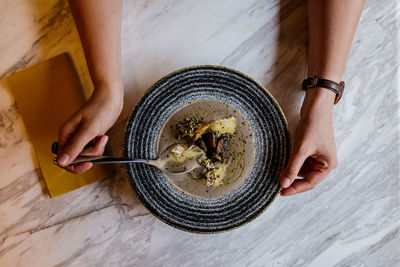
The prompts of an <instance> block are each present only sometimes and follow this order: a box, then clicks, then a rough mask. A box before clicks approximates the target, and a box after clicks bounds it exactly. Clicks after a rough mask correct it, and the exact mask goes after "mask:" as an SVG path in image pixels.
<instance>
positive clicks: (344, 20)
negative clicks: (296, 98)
mask: <svg viewBox="0 0 400 267" xmlns="http://www.w3.org/2000/svg"><path fill="white" fill-rule="evenodd" d="M364 3H365V0H351V1H348V0H329V1H326V0H308V28H309V29H308V31H309V44H308V76H312V75H317V76H319V77H321V78H324V79H328V80H332V81H335V82H340V80H341V79H342V75H343V72H344V68H345V66H346V61H347V57H348V54H349V51H350V47H351V43H352V41H353V37H354V34H355V31H356V28H357V25H358V21H359V19H360V16H361V12H362V9H363V7H364ZM334 99H335V94H334V93H333V92H331V91H328V90H326V89H323V88H315V89H312V90H310V89H309V90H307V93H306V97H305V99H304V103H303V106H302V111H301V115H303V117H304V115H310V114H318V113H320V111H321V107H322V106H323V108H324V112H328V113H330V111H332V110H333V102H334ZM313 111H315V112H313Z"/></svg>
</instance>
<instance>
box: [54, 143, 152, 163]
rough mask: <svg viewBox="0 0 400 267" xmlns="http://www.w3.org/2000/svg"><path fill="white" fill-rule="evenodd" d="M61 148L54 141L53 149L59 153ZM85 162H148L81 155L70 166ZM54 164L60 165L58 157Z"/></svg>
mask: <svg viewBox="0 0 400 267" xmlns="http://www.w3.org/2000/svg"><path fill="white" fill-rule="evenodd" d="M58 149H59V146H58V143H57V142H54V143H53V144H52V145H51V151H52V152H53V153H54V154H57V152H58ZM84 162H91V163H93V164H110V163H148V161H147V160H145V159H129V158H123V157H112V156H79V157H77V158H76V159H75V160H74V161H73V162H71V163H70V164H69V166H75V165H78V164H81V163H84ZM54 164H56V165H58V163H57V158H55V159H54Z"/></svg>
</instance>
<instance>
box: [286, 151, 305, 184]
mask: <svg viewBox="0 0 400 267" xmlns="http://www.w3.org/2000/svg"><path fill="white" fill-rule="evenodd" d="M307 157H308V154H307V153H304V152H300V151H299V150H297V149H296V150H293V153H292V155H291V157H290V159H289V163H288V165H287V166H286V169H285V170H284V171H283V174H282V177H281V186H282V187H283V188H287V187H289V186H290V185H291V184H292V183H293V181H294V180H295V179H296V177H297V176H298V174H299V172H300V169H301V167H302V166H303V164H304V162H305V160H306V159H307Z"/></svg>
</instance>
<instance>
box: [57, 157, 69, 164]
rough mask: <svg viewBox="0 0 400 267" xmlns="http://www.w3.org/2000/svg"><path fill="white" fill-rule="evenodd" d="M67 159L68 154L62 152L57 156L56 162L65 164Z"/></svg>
mask: <svg viewBox="0 0 400 267" xmlns="http://www.w3.org/2000/svg"><path fill="white" fill-rule="evenodd" d="M68 160H69V155H68V154H62V155H61V156H59V157H58V158H57V162H58V164H60V165H65V164H66V163H67V161H68Z"/></svg>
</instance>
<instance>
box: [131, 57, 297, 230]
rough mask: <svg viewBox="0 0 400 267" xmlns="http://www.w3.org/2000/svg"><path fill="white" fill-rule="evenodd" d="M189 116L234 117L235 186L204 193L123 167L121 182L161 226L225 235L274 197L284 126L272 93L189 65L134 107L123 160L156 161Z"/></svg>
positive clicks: (283, 158)
mask: <svg viewBox="0 0 400 267" xmlns="http://www.w3.org/2000/svg"><path fill="white" fill-rule="evenodd" d="M199 110H200V111H201V110H202V111H201V112H200V111H199ZM196 112H197V113H199V112H200V113H203V114H204V116H205V117H207V120H211V119H215V118H221V117H226V116H235V118H236V119H237V121H238V131H239V132H240V134H241V135H242V137H243V140H244V141H245V142H244V144H245V145H244V149H243V161H242V162H241V164H243V165H242V168H241V169H242V172H241V173H240V175H239V176H238V177H237V179H236V180H234V181H232V182H231V183H229V184H227V185H223V186H219V187H207V186H205V185H204V184H201V183H198V182H197V181H194V179H191V178H188V177H187V176H178V177H176V176H173V177H171V176H168V175H165V174H163V173H161V172H160V171H159V170H157V169H156V168H154V167H151V166H146V165H139V164H126V171H127V176H128V179H129V182H130V185H131V187H132V189H133V190H134V192H135V193H136V195H137V196H138V198H139V199H140V200H141V201H142V203H143V204H144V205H145V206H146V208H147V209H148V210H149V211H150V212H152V213H153V214H154V215H155V216H156V217H157V218H159V219H161V220H162V221H164V222H165V223H168V224H170V225H172V226H174V227H176V228H179V229H182V230H186V231H191V232H197V233H216V232H221V231H227V230H231V229H234V228H236V227H239V226H241V225H243V224H245V223H247V222H249V221H251V220H252V219H254V218H255V217H257V216H258V215H260V214H261V213H262V212H263V211H264V210H265V209H266V208H267V207H268V205H269V204H270V203H271V202H272V201H273V200H274V198H275V197H276V196H277V194H278V193H279V190H280V185H279V178H280V174H281V172H282V170H283V169H284V167H285V166H286V164H287V161H288V158H289V149H290V144H289V132H288V127H287V122H286V119H285V116H284V114H283V112H282V110H281V109H280V107H279V105H278V103H277V102H276V101H275V99H274V98H273V97H272V95H271V94H269V93H268V91H267V90H266V89H265V88H263V87H262V86H261V85H260V84H259V83H257V82H256V81H254V80H253V79H252V78H250V77H249V76H247V75H245V74H243V73H240V72H238V71H236V70H233V69H229V68H226V67H222V66H210V65H207V66H193V67H188V68H184V69H181V70H178V71H175V72H173V73H171V74H169V75H167V76H165V77H164V78H162V79H161V80H159V81H158V82H156V83H155V84H154V85H153V86H152V87H151V88H150V89H149V90H148V91H147V92H146V93H145V95H144V96H143V97H142V99H141V100H140V101H139V103H138V104H137V105H136V107H135V108H134V110H133V112H132V114H131V116H130V118H129V121H128V124H127V126H126V131H125V138H124V154H125V157H130V158H157V155H158V154H159V153H160V151H162V150H163V149H164V148H165V147H167V146H168V145H170V144H171V143H173V142H175V140H174V137H173V136H174V135H173V131H172V129H173V125H174V124H175V123H176V122H177V121H179V120H181V119H182V118H183V117H184V116H185V115H187V114H190V113H192V114H196ZM204 112H205V113H204ZM207 114H208V115H207ZM196 116H201V115H198V114H197V115H196Z"/></svg>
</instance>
